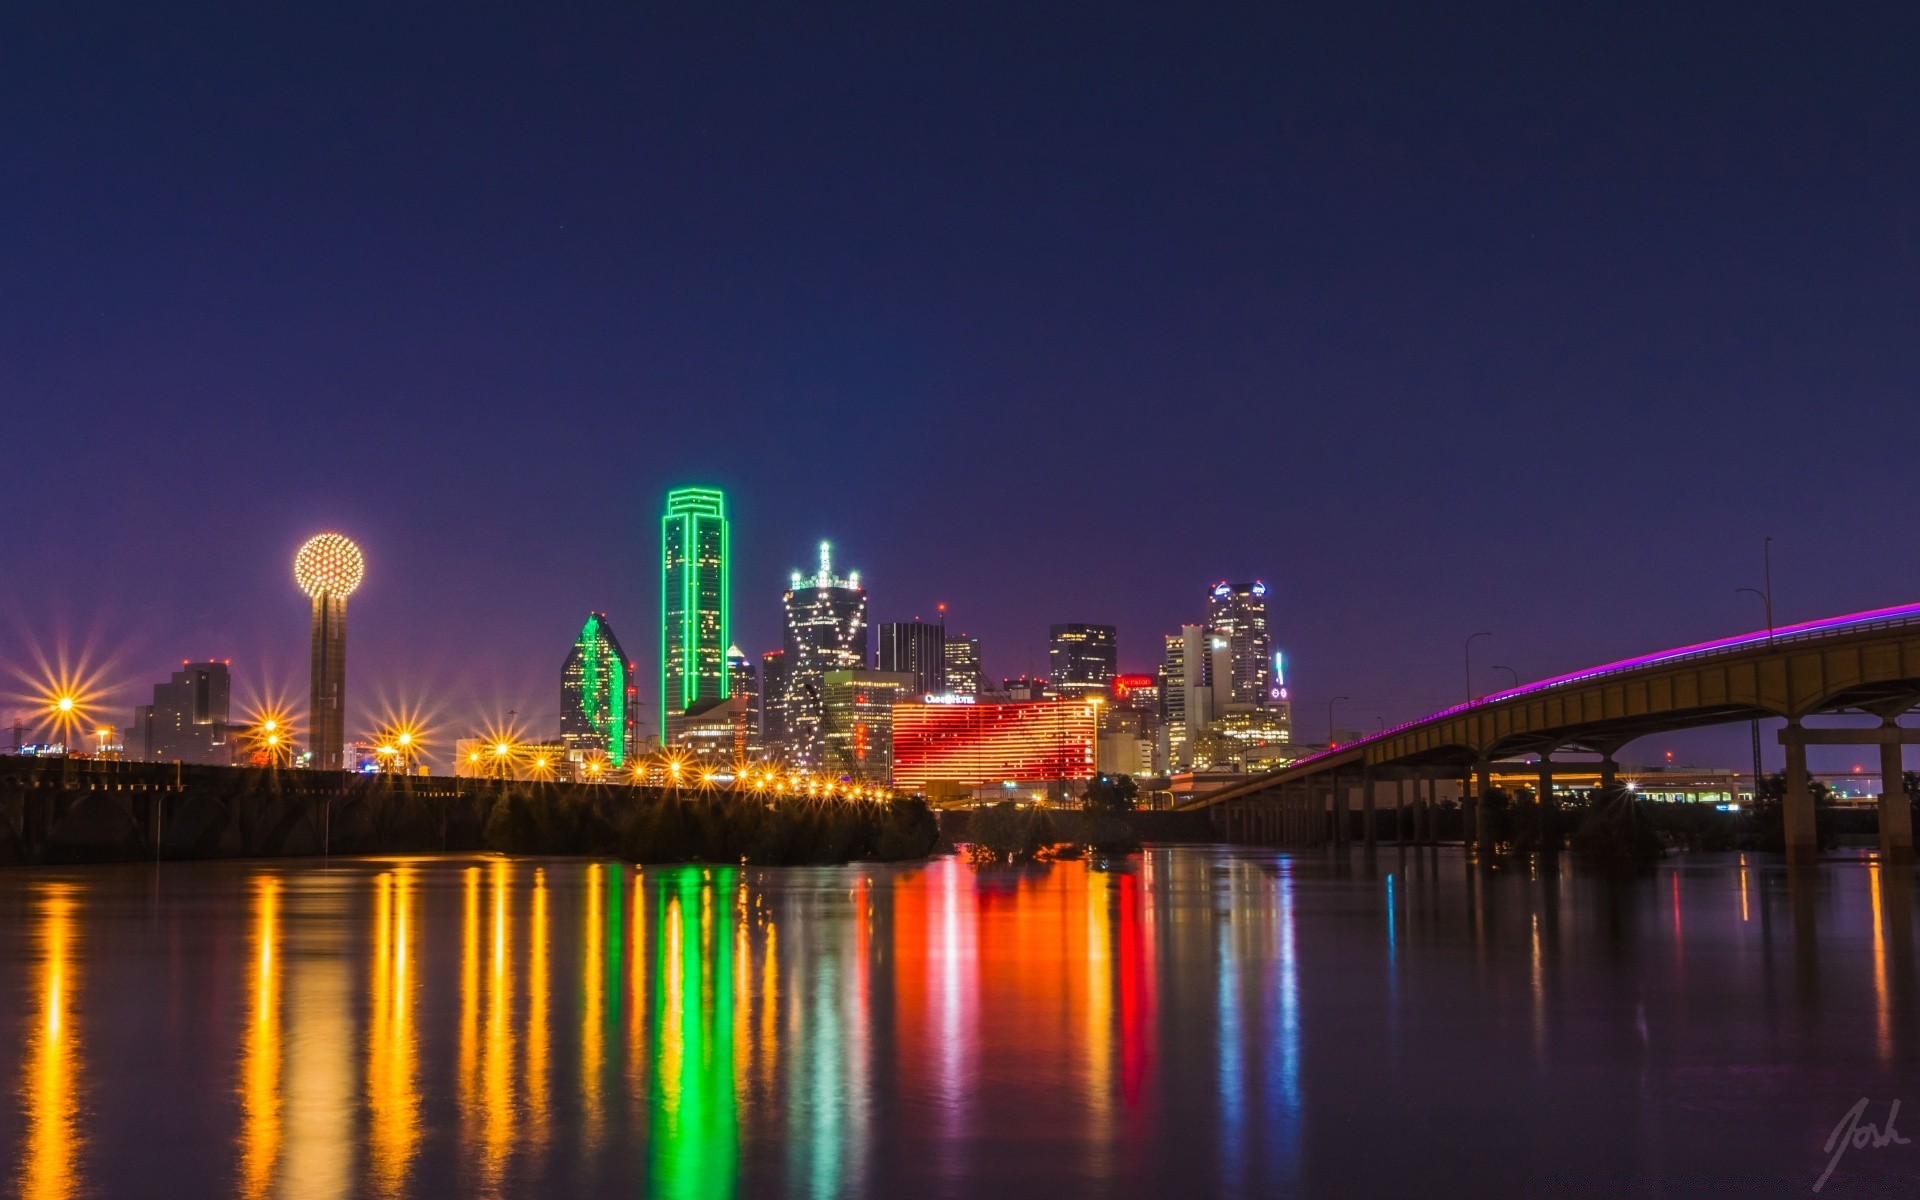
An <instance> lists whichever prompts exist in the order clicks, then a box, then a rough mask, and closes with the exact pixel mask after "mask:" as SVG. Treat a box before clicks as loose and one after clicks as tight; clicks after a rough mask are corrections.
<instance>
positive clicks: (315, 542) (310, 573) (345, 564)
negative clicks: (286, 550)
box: [293, 533, 367, 600]
mask: <svg viewBox="0 0 1920 1200" xmlns="http://www.w3.org/2000/svg"><path fill="white" fill-rule="evenodd" d="M366 573H367V564H366V560H365V559H363V558H361V557H360V547H358V546H356V545H354V544H353V539H351V538H349V537H347V536H346V535H344V534H339V533H322V534H317V535H315V536H313V537H310V538H308V539H307V540H306V542H305V544H303V545H302V546H301V547H300V550H299V553H297V554H295V555H294V556H293V578H294V582H296V583H298V584H299V585H300V590H301V591H303V592H305V593H306V594H307V595H309V596H312V597H314V598H316V599H317V598H319V597H320V596H323V595H324V596H331V597H334V598H335V599H338V600H344V599H346V598H347V597H348V596H351V595H352V594H353V590H354V589H355V588H357V587H359V586H360V581H361V580H362V579H363V578H365V577H366Z"/></svg>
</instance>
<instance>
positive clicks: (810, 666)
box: [781, 542, 867, 767]
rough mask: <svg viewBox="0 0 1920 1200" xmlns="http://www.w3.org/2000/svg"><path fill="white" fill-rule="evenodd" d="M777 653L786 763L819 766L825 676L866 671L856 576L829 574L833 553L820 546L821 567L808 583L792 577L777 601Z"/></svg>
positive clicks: (862, 601) (862, 596) (862, 602)
mask: <svg viewBox="0 0 1920 1200" xmlns="http://www.w3.org/2000/svg"><path fill="white" fill-rule="evenodd" d="M781 608H782V613H783V616H784V621H783V626H784V628H783V631H782V636H781V650H782V651H783V655H784V659H785V662H784V667H785V673H786V681H785V686H784V687H783V689H782V693H781V708H782V712H781V722H782V724H783V726H784V727H785V735H786V761H788V762H790V763H792V764H794V765H795V766H800V767H820V766H823V765H824V755H825V753H826V743H825V741H824V739H823V736H822V735H823V730H822V724H821V722H822V719H823V717H824V715H825V714H824V709H823V702H824V688H825V684H826V674H827V672H829V671H855V670H860V669H863V668H864V667H866V665H867V593H866V591H865V590H864V589H863V588H862V587H861V586H860V573H859V572H858V571H853V572H849V573H848V574H847V575H846V576H845V577H844V578H842V577H840V576H837V575H835V574H834V573H833V547H832V546H831V545H830V544H829V543H827V542H821V543H820V567H819V570H818V571H817V572H815V574H814V575H813V577H812V578H811V579H809V578H806V577H805V576H802V575H801V574H800V572H798V571H795V572H794V573H793V578H792V586H791V587H790V588H788V590H787V593H786V596H785V598H784V599H783V601H782V605H781Z"/></svg>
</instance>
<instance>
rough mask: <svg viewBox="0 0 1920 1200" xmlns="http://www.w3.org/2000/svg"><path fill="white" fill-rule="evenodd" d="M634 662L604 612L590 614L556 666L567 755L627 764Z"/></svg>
mask: <svg viewBox="0 0 1920 1200" xmlns="http://www.w3.org/2000/svg"><path fill="white" fill-rule="evenodd" d="M634 700H635V696H634V682H633V664H632V663H631V662H629V661H627V655H626V652H625V651H623V650H621V649H620V639H618V638H616V637H614V636H613V626H611V625H609V624H607V618H606V615H605V614H604V613H591V614H589V615H588V617H587V623H586V624H585V625H584V626H582V627H581V629H580V636H579V637H578V638H576V639H575V640H574V643H573V649H572V650H571V651H569V652H568V653H567V661H566V662H565V664H563V665H562V666H561V668H560V740H561V741H563V742H565V743H566V745H567V752H568V754H570V755H577V756H580V757H582V758H584V757H585V756H587V755H591V754H604V755H606V756H607V761H608V762H609V763H610V764H611V765H613V766H614V767H624V766H626V765H627V750H628V748H629V746H630V745H631V743H632V740H633V726H634V716H633V710H634V708H635V707H637V705H635V703H634Z"/></svg>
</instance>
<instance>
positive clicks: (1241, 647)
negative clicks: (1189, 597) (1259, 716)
mask: <svg viewBox="0 0 1920 1200" xmlns="http://www.w3.org/2000/svg"><path fill="white" fill-rule="evenodd" d="M1207 637H1208V639H1209V641H1210V642H1211V643H1212V644H1213V645H1215V646H1219V647H1220V648H1221V649H1224V650H1225V651H1226V656H1225V661H1224V663H1223V664H1222V665H1223V666H1224V668H1225V669H1224V671H1223V672H1222V674H1223V675H1224V678H1221V679H1217V680H1210V681H1209V682H1210V683H1212V684H1213V685H1214V686H1215V687H1216V689H1217V691H1218V692H1219V697H1220V700H1221V702H1222V704H1223V705H1224V704H1265V703H1267V701H1269V700H1271V699H1277V697H1275V696H1272V695H1270V693H1271V691H1272V688H1273V635H1272V633H1271V632H1270V631H1269V630H1268V628H1267V585H1266V584H1264V583H1262V582H1260V581H1259V580H1257V579H1256V580H1254V581H1253V582H1252V583H1226V582H1224V581H1223V582H1221V583H1217V584H1215V585H1214V586H1213V590H1212V591H1210V592H1209V593H1207ZM1223 643H1224V644H1223Z"/></svg>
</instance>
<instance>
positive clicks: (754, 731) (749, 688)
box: [727, 646, 767, 762]
mask: <svg viewBox="0 0 1920 1200" xmlns="http://www.w3.org/2000/svg"><path fill="white" fill-rule="evenodd" d="M727 691H728V693H729V694H728V698H729V699H732V700H738V701H739V702H740V711H741V717H742V719H743V720H744V722H745V738H744V741H743V743H742V746H741V758H742V760H743V761H745V762H759V761H760V760H761V759H763V758H765V757H766V756H767V749H766V742H765V741H764V740H763V739H762V736H761V731H762V729H763V728H764V727H765V726H764V722H763V718H762V717H761V714H760V667H759V664H757V663H755V662H754V661H753V660H752V659H751V658H748V657H747V656H746V655H745V654H743V653H741V651H740V647H738V646H729V647H727Z"/></svg>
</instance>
